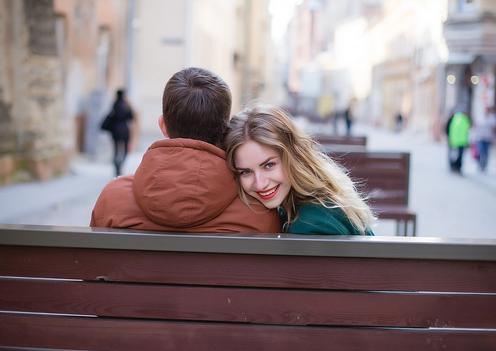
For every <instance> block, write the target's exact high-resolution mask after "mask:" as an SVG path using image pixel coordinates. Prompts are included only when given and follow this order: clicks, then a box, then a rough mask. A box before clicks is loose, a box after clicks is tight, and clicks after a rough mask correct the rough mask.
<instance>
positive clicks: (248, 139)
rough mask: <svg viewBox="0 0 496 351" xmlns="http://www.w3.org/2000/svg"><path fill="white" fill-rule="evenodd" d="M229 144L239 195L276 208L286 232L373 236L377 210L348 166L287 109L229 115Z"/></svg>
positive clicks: (266, 108)
mask: <svg viewBox="0 0 496 351" xmlns="http://www.w3.org/2000/svg"><path fill="white" fill-rule="evenodd" d="M225 147H226V154H227V162H228V165H229V167H230V168H231V170H232V171H233V172H234V173H235V174H236V176H237V179H238V184H239V192H240V198H241V199H242V200H243V201H245V202H246V203H248V204H249V203H250V200H251V199H252V198H254V199H256V200H258V201H260V202H261V203H262V204H263V205H264V206H265V207H267V208H277V209H278V212H279V215H280V218H281V222H282V224H283V228H284V230H285V232H287V233H295V234H335V235H373V233H372V230H371V229H370V228H371V226H372V223H373V221H374V220H375V218H374V215H373V213H372V211H371V210H370V208H369V206H368V205H367V204H366V202H365V201H364V199H363V198H362V197H361V195H360V194H359V193H358V192H357V191H356V189H355V186H354V184H353V182H352V180H351V179H350V178H349V177H348V175H347V174H346V171H345V170H344V169H343V168H342V167H341V166H340V165H338V164H337V163H335V162H334V161H333V160H332V159H331V158H329V157H328V156H327V155H325V154H323V153H322V152H320V151H319V149H318V144H317V143H316V142H315V141H314V140H312V139H311V138H310V137H309V136H307V135H305V133H303V131H301V130H300V129H299V128H297V126H296V125H295V124H294V123H293V121H292V119H291V118H290V116H289V115H288V114H287V113H286V112H285V111H283V110H281V109H279V108H276V107H271V106H255V107H252V108H247V109H245V110H243V111H241V112H240V113H238V114H237V115H235V116H234V117H233V118H232V119H231V122H230V126H229V130H228V133H227V135H226V139H225Z"/></svg>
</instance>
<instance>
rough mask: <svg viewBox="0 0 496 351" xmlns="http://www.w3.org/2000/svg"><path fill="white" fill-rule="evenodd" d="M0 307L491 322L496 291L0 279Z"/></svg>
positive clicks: (271, 319) (270, 320)
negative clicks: (348, 289) (425, 291)
mask: <svg viewBox="0 0 496 351" xmlns="http://www.w3.org/2000/svg"><path fill="white" fill-rule="evenodd" d="M0 310H7V311H19V312H43V313H63V314H84V315H98V316H106V317H131V318H156V319H174V320H195V321H220V322H222V321H227V322H244V323H258V324H284V325H358V326H397V327H459V328H495V329H496V314H495V313H494V311H496V294H486V295H480V294H479V295H472V294H433V293H429V294H420V293H385V292H373V293H367V292H340V291H338V292H336V291H323V290H321V291H315V290H310V291H309V290H287V289H240V288H226V287H217V288H212V287H187V286H186V287H185V286H160V285H149V284H145V285H142V284H141V285H140V284H115V283H88V282H63V281H62V282H61V281H36V280H13V279H0Z"/></svg>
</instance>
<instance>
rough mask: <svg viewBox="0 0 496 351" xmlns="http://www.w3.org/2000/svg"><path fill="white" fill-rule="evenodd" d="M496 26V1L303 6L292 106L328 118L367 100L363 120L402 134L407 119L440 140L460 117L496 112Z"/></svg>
mask: <svg viewBox="0 0 496 351" xmlns="http://www.w3.org/2000/svg"><path fill="white" fill-rule="evenodd" d="M305 18H306V19H307V20H305ZM495 18H496V2H494V1H490V0H437V1H431V0H416V1H409V0H349V1H345V0H332V1H331V0H303V1H302V2H301V4H300V5H299V6H298V7H297V8H296V14H295V16H294V19H293V21H292V23H291V25H290V26H289V28H288V34H289V35H288V38H289V41H288V45H289V46H290V47H291V48H292V51H291V54H290V59H289V61H288V63H289V66H290V67H289V70H288V72H289V73H288V76H287V81H288V94H289V99H290V104H289V105H293V107H299V110H300V111H299V112H303V113H306V114H312V113H315V114H317V115H319V116H320V117H324V116H325V115H327V114H329V113H330V111H339V110H342V109H344V108H345V107H346V105H347V104H348V103H349V101H350V100H353V99H357V101H358V104H357V107H358V108H357V110H358V111H357V112H358V115H359V116H360V117H361V118H362V119H363V120H366V121H368V122H370V123H373V124H376V125H382V126H385V127H388V128H393V127H394V123H395V116H396V115H397V114H398V113H401V114H402V115H403V116H404V117H405V119H406V121H407V123H408V125H409V127H410V128H413V129H416V130H421V131H425V132H428V133H431V134H432V135H433V136H434V137H439V136H440V135H441V134H442V130H443V126H444V123H445V121H446V118H447V117H448V115H449V113H450V112H451V111H452V110H453V109H455V108H460V109H464V110H466V111H467V112H468V113H470V114H471V115H472V116H473V117H474V119H475V120H477V119H479V118H481V116H482V115H483V113H484V110H485V108H486V107H487V106H491V105H494V104H495V93H494V81H495V61H496V60H495V56H496V55H495V46H496V27H495V25H496V22H495ZM310 48H312V49H310ZM302 101H303V105H302ZM295 105H296V106H295Z"/></svg>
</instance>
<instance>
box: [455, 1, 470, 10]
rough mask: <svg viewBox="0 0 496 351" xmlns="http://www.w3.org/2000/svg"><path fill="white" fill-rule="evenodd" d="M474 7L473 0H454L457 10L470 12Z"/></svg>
mask: <svg viewBox="0 0 496 351" xmlns="http://www.w3.org/2000/svg"><path fill="white" fill-rule="evenodd" d="M474 9H475V1H474V0H456V10H457V12H472V11H473V10H474Z"/></svg>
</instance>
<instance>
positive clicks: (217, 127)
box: [162, 67, 231, 146]
mask: <svg viewBox="0 0 496 351" xmlns="http://www.w3.org/2000/svg"><path fill="white" fill-rule="evenodd" d="M162 113H163V116H164V119H165V123H166V125H167V132H168V134H169V137H170V138H189V139H196V140H202V141H205V142H207V143H210V144H213V145H217V146H220V145H221V144H222V139H223V136H224V133H225V131H226V129H227V126H228V123H229V116H230V113H231V92H230V90H229V87H228V86H227V84H226V83H225V82H224V81H223V80H222V79H221V78H220V77H218V76H217V75H215V74H213V73H212V72H209V71H207V70H205V69H202V68H196V67H190V68H186V69H183V70H182V71H179V72H177V73H176V74H174V75H173V76H172V78H171V79H169V81H168V82H167V84H166V86H165V89H164V95H163V98H162Z"/></svg>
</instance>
